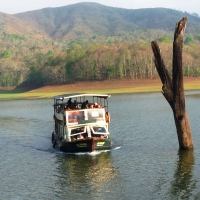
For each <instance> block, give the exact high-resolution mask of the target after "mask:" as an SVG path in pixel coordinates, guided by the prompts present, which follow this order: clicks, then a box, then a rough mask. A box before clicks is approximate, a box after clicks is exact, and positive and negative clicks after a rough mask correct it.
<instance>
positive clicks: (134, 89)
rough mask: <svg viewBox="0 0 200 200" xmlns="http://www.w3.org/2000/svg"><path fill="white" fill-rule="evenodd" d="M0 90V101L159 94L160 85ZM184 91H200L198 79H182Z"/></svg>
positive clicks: (138, 82) (127, 82)
mask: <svg viewBox="0 0 200 200" xmlns="http://www.w3.org/2000/svg"><path fill="white" fill-rule="evenodd" d="M13 89H14V88H10V90H8V89H7V90H0V99H1V100H3V99H37V98H52V97H53V96H56V95H60V94H73V93H93V94H98V93H100V94H128V93H149V92H161V91H162V83H161V81H160V79H159V78H157V79H120V80H116V79H115V80H105V81H94V82H89V81H87V82H77V83H75V84H66V85H53V86H44V87H41V88H37V89H34V90H30V91H20V90H19V91H17V90H16V91H14V90H13ZM184 89H185V91H188V90H191V91H192V90H194V91H195V90H200V77H199V78H198V77H184Z"/></svg>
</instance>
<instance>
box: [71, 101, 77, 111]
mask: <svg viewBox="0 0 200 200" xmlns="http://www.w3.org/2000/svg"><path fill="white" fill-rule="evenodd" d="M72 109H78V104H77V101H76V100H74V103H73V104H72Z"/></svg>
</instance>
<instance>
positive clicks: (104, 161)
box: [57, 151, 116, 196]
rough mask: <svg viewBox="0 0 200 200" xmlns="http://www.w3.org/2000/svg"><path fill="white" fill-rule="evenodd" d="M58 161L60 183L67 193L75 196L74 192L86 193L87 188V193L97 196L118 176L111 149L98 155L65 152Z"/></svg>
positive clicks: (62, 189)
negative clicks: (113, 164)
mask: <svg viewBox="0 0 200 200" xmlns="http://www.w3.org/2000/svg"><path fill="white" fill-rule="evenodd" d="M58 162H59V165H58V169H57V170H58V171H59V180H58V184H60V187H61V188H60V189H61V191H67V195H69V193H70V194H71V195H72V196H73V192H76V194H77V193H80V194H81V193H82V194H85V192H86V191H85V189H86V188H87V193H90V195H92V194H93V195H94V196H96V195H97V194H101V193H102V191H104V192H105V191H106V189H105V188H106V185H107V184H109V182H110V181H111V180H112V179H113V178H114V177H115V176H116V169H115V168H114V167H112V156H111V152H110V151H108V152H102V153H99V154H97V155H92V154H81V155H78V154H65V155H63V156H59V157H58ZM83 190H84V191H83ZM63 195H64V193H63ZM93 195H92V196H93Z"/></svg>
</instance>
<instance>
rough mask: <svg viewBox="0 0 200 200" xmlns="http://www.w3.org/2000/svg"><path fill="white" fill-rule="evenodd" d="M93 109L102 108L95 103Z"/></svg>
mask: <svg viewBox="0 0 200 200" xmlns="http://www.w3.org/2000/svg"><path fill="white" fill-rule="evenodd" d="M94 108H102V106H101V105H100V104H98V103H97V102H95V103H94Z"/></svg>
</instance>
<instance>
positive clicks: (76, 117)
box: [68, 111, 84, 123]
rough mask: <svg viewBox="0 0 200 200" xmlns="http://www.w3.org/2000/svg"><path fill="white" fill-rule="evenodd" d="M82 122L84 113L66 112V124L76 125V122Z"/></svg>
mask: <svg viewBox="0 0 200 200" xmlns="http://www.w3.org/2000/svg"><path fill="white" fill-rule="evenodd" d="M80 120H84V111H69V112H68V122H69V123H78V121H80Z"/></svg>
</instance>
